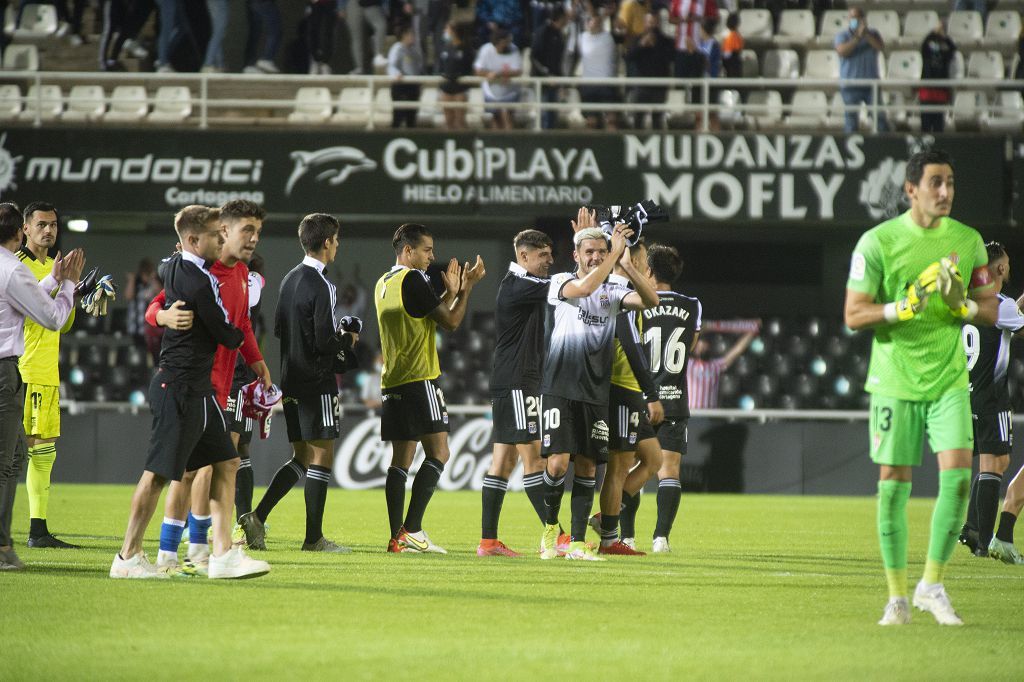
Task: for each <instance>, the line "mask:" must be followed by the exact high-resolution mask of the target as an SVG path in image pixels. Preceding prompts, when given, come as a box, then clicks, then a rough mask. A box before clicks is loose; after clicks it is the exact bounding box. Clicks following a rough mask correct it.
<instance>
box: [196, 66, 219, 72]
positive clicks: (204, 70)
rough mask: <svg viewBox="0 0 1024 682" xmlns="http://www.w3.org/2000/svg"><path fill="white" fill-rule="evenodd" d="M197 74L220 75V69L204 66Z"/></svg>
mask: <svg viewBox="0 0 1024 682" xmlns="http://www.w3.org/2000/svg"><path fill="white" fill-rule="evenodd" d="M199 73H222V72H221V69H220V67H217V66H204V67H203V68H201V69H199Z"/></svg>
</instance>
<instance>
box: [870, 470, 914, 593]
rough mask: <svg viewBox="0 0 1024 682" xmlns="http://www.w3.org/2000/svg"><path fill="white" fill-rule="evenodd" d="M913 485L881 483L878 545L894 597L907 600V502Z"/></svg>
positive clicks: (879, 488) (908, 483)
mask: <svg viewBox="0 0 1024 682" xmlns="http://www.w3.org/2000/svg"><path fill="white" fill-rule="evenodd" d="M910 487H911V484H910V482H909V481H906V482H904V481H879V482H878V544H879V546H880V547H881V549H882V563H883V565H884V566H885V574H886V579H887V581H888V583H889V596H890V597H906V596H907V500H908V499H910Z"/></svg>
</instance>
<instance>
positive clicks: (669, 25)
mask: <svg viewBox="0 0 1024 682" xmlns="http://www.w3.org/2000/svg"><path fill="white" fill-rule="evenodd" d="M238 2H239V5H241V4H243V3H244V7H245V12H244V18H245V25H244V26H236V25H232V24H231V23H230V20H231V19H234V20H236V21H240V20H241V17H242V14H241V13H240V12H235V13H234V14H232V12H231V11H230V9H231V7H232V3H231V2H230V0H205V8H204V7H202V6H201V4H200V3H198V2H196V3H190V2H186V0H72V1H71V2H69V1H68V0H19V1H18V2H17V3H15V2H3V1H0V7H3V6H6V5H9V6H10V8H11V10H12V11H13V13H14V22H13V24H12V25H13V26H14V27H17V26H19V25H20V24H21V22H22V21H23V15H24V11H25V8H26V7H31V6H33V5H39V4H43V5H48V4H52V5H53V6H54V7H55V8H56V16H57V17H58V20H59V28H58V30H57V35H58V36H66V37H67V39H68V40H69V41H70V43H71V44H73V45H80V44H81V43H82V42H83V41H84V40H86V39H87V38H86V33H87V32H86V31H85V30H84V28H83V23H84V22H83V16H84V15H85V12H86V10H87V9H88V8H89V7H90V6H92V8H93V10H94V11H95V12H97V13H98V14H97V16H100V17H102V32H101V34H100V38H99V40H98V45H97V47H98V53H99V67H100V69H102V70H107V71H120V70H124V69H126V66H125V60H126V59H127V58H129V57H131V58H140V57H146V56H147V53H148V52H152V53H153V54H151V55H149V59H150V60H151V61H147V62H145V63H146V64H151V65H152V68H153V69H154V70H156V71H158V72H173V71H175V70H177V69H179V68H180V67H179V64H177V63H176V62H175V55H180V54H181V53H182V51H184V52H186V53H188V52H191V53H192V54H193V57H194V59H193V60H192V61H191V62H189V61H188V60H184V62H186V63H191V64H195V68H196V69H198V70H201V71H203V72H208V73H219V72H224V71H225V70H226V68H227V67H226V62H225V58H224V51H225V50H224V46H225V39H226V36H228V35H245V49H244V65H243V66H242V69H241V70H242V72H243V73H259V74H276V73H279V72H281V71H287V72H300V71H301V72H308V73H309V74H313V75H327V74H330V73H331V66H330V63H332V61H333V62H335V63H337V62H338V60H337V59H335V58H334V51H335V48H336V45H335V43H336V42H337V43H338V45H337V47H339V48H341V49H346V50H348V51H349V52H350V53H351V61H350V62H347V63H350V64H351V65H352V69H351V73H353V74H368V73H386V74H387V75H389V76H391V77H392V78H393V85H392V87H391V99H392V101H393V102H411V101H416V100H418V99H419V98H420V96H421V88H420V87H419V86H418V85H415V84H413V83H409V82H404V81H406V80H407V79H408V78H409V77H414V76H422V75H439V76H441V77H442V78H443V82H442V84H441V86H440V96H439V98H438V99H439V100H440V103H441V105H442V107H443V105H444V103H446V102H465V101H466V100H467V92H468V91H469V89H470V88H469V86H468V85H466V84H465V83H463V82H462V80H463V79H464V78H465V77H467V76H478V77H480V78H482V79H484V82H483V84H482V86H481V90H482V93H483V101H484V104H485V106H486V110H487V112H488V114H489V116H488V117H487V120H488V121H490V123H491V124H492V125H493V126H494V127H495V128H499V129H506V128H511V127H514V125H515V123H516V121H515V118H514V116H513V112H512V110H511V109H510V107H508V106H505V105H509V104H513V103H516V102H519V101H520V100H521V99H522V98H523V96H524V92H523V88H522V86H521V83H519V82H517V81H516V78H517V77H519V76H522V75H534V76H555V77H558V76H574V77H578V78H579V79H580V85H579V86H578V87H577V88H574V89H573V90H575V91H578V97H579V102H580V106H581V111H582V114H583V116H584V117H585V119H586V125H587V126H589V127H592V128H607V129H617V128H619V127H622V126H628V125H631V126H633V127H636V128H642V127H645V126H648V125H649V126H651V127H654V128H660V127H662V126H663V125H664V123H665V120H664V118H665V117H664V112H663V111H655V112H653V113H652V112H651V111H650V109H647V110H644V108H643V107H638V108H637V110H636V111H634V112H633V113H631V115H630V117H631V120H627V119H626V118H624V117H622V116H620V115H619V112H616V111H613V110H609V108H608V107H606V106H604V105H607V104H617V103H632V104H641V105H646V104H655V105H664V104H665V103H666V102H667V101H668V94H669V90H670V88H668V87H661V86H658V87H654V86H633V87H626V88H621V87H618V86H615V85H610V84H607V83H603V82H600V81H601V80H602V79H609V78H617V77H619V76H623V75H624V76H627V77H644V78H673V77H675V78H687V79H702V78H708V79H714V80H717V79H725V78H731V77H743V76H750V75H771V74H766V73H764V72H765V71H766V70H767V69H762V70H761V71H760V72H758V70H757V69H756V68H755V73H754V74H751V72H750V69H749V67H747V66H746V64H745V60H747V59H749V56H748V54H747V52H749V50H747V49H746V48H747V47H748V45H747V41H746V40H745V38H744V26H743V23H742V21H741V10H745V9H749V8H762V9H765V10H767V11H768V12H769V13H770V17H771V20H770V21H771V23H772V24H773V25H772V26H770V27H768V31H769V34H771V32H772V31H774V32H776V34H777V35H781V36H784V35H785V32H786V28H785V26H784V25H783V24H784V21H783V20H784V17H785V14H786V12H787V11H788V10H794V9H796V10H809V11H810V12H811V13H813V17H814V22H815V26H814V27H813V30H814V31H815V34H816V35H820V36H821V37H819V38H818V42H819V44H818V45H817V47H819V48H832V49H834V51H835V53H837V54H838V61H839V79H840V81H841V87H840V89H839V92H840V95H841V100H842V104H844V105H845V106H846V107H847V109H846V110H845V126H844V127H845V129H846V130H847V131H851V130H855V129H857V127H858V126H859V125H860V123H861V121H860V120H859V117H860V116H861V115H862V114H860V112H859V111H858V109H859V107H860V106H861V105H862V104H866V105H867V106H868V110H870V108H871V106H872V105H873V104H874V96H875V93H876V91H875V90H874V89H873V88H871V87H869V86H866V85H863V84H849V85H845V84H842V82H843V81H847V80H850V79H878V78H879V77H880V76H882V75H884V74H882V73H880V69H879V65H880V62H883V63H884V60H880V59H879V56H880V55H883V54H885V53H887V52H889V51H890V50H891V48H890V46H889V45H887V44H886V40H887V38H885V37H884V36H883V35H882V32H881V31H880V29H879V28H876V27H875V26H873V25H871V23H870V21H869V20H870V19H871V17H870V16H869V15H870V13H868V14H866V13H865V11H864V9H863V5H862V4H860V3H853V2H850V3H847V2H844V1H843V0H756V1H755V0H477V1H476V3H475V5H473V7H472V9H462V8H460V7H459V6H458V5H455V4H454V3H453V2H452V0H408V1H405V0H402V1H398V0H389V1H388V2H387V3H385V2H384V0H306V1H305V12H304V14H303V16H302V18H301V24H300V26H299V27H298V28H297V30H296V31H295V33H296V35H297V36H298V43H297V44H301V46H302V49H301V50H300V51H299V52H300V53H301V55H300V56H298V57H296V54H293V53H294V52H295V50H289V49H288V48H287V47H286V46H285V44H284V36H285V34H286V30H285V26H284V25H283V21H282V12H281V8H280V7H279V5H278V0H238ZM999 4H1000V3H998V2H992V1H991V0H989V1H988V2H986V1H985V0H950V2H947V3H944V5H945V7H944V8H945V9H947V10H948V11H975V12H978V13H980V16H981V17H982V21H984V18H985V16H986V15H987V13H988V11H989V10H990V9H992V8H993V7H998V6H999ZM847 5H849V14H848V22H847V23H845V24H844V25H843V26H842V27H841V28H840V29H839V30H838V32H837V33H836V34H835V35H834V36H832V37H827V36H828V35H829V34H827V33H826V32H825V31H824V27H823V17H824V16H825V15H826V14H834V12H833V11H834V10H838V11H840V12H843V11H844V10H845V8H846V7H847ZM872 7H877V6H876V5H872ZM1014 7H1015V8H1016V5H1014ZM197 8H199V9H197ZM204 10H205V11H204ZM8 14H10V13H8ZM935 17H936V19H935V22H934V27H933V29H932V31H931V32H930V33H928V35H926V36H925V37H924V38H923V40H921V41H920V43H919V45H917V48H918V49H919V51H920V55H921V69H920V76H921V77H923V78H927V79H948V78H951V77H954V76H955V74H953V71H952V68H953V64H954V60H955V57H956V56H957V54H958V46H957V44H956V42H955V41H954V40H953V38H951V37H950V35H948V33H947V31H946V29H945V20H944V18H942V17H943V15H942V14H940V13H936V14H935ZM461 19H464V20H461ZM197 21H198V22H199V23H202V24H203V26H202V27H201V30H200V29H197V26H196V24H197ZM808 21H809V20H808ZM897 21H898V19H897ZM343 27H344V28H343ZM756 30H757V31H758V32H760V31H761V27H757V28H756ZM898 30H899V26H898V24H897V31H898ZM288 34H289V35H290V32H289V33H288ZM758 35H760V33H758ZM200 38H201V39H200ZM367 39H369V40H367ZM822 40H825V41H827V42H825V43H822V42H821V41H822ZM342 42H343V43H344V45H342V44H341V43H342ZM752 42H753V40H752ZM1019 42H1020V48H1019V49H1020V50H1024V38H1022V39H1021V40H1020V41H1019ZM389 44H390V48H388V47H386V46H387V45H389ZM147 46H149V49H148V50H147ZM775 46H776V47H777V46H778V45H775ZM762 47H763V46H762ZM804 47H806V46H800V49H801V50H803V48H804ZM901 47H907V46H906V45H901ZM975 47H980V48H984V47H986V46H985V45H983V44H982V45H978V46H975ZM286 53H287V54H286ZM832 56H833V57H835V56H836V55H835V54H834V55H832ZM962 57H963V55H961V59H962ZM756 58H757V57H756V55H755V57H754V59H755V62H754V63H755V65H756V63H757V62H756ZM795 58H796V59H797V65H796V69H797V72H798V71H799V58H800V57H799V56H796V57H795ZM765 59H767V57H765ZM179 61H182V60H180V59H179ZM1018 62H1019V59H1018ZM1020 68H1021V67H1020V66H1019V65H1018V66H1017V67H1016V70H1017V71H1019V70H1020ZM1011 75H1015V74H1011ZM588 81H594V82H593V83H588ZM726 88H728V86H727V85H725V84H723V85H716V86H712V87H711V88H710V89H705V88H703V87H691V88H689V92H688V95H687V97H686V101H687V102H689V103H700V102H702V100H703V97H704V94H705V93H706V92H707V93H710V96H711V100H712V102H713V103H718V102H719V101H720V99H721V95H722V93H723V91H724V90H725V89H726ZM738 92H740V94H741V97H742V98H743V99H744V100H746V97H747V94H748V91H747V90H745V89H739V91H738ZM574 94H575V93H574ZM568 95H569V93H568V89H567V88H563V87H556V86H545V87H544V88H543V90H542V93H541V98H542V100H543V101H544V102H547V103H556V102H564V101H566V98H567V96H568ZM952 97H953V95H952V93H951V91H950V89H949V88H943V87H922V88H920V90H919V92H918V93H917V101H918V102H919V103H920V104H922V105H926V109H925V110H924V111H923V113H922V114H921V127H922V129H923V130H924V131H926V132H941V131H942V129H943V126H944V122H945V116H944V114H943V113H939V110H938V109H928V108H927V106H936V105H948V104H950V102H951V101H952ZM444 117H445V123H446V125H447V127H449V128H451V129H459V128H464V127H466V109H465V108H455V107H450V106H449V107H444ZM541 119H542V120H541V123H542V127H544V128H553V127H556V126H557V125H558V124H559V123H558V122H559V115H558V112H556V111H554V110H549V111H545V112H544V113H543V114H542V117H541ZM416 121H417V116H416V109H415V108H402V107H401V106H400V107H398V108H396V109H395V110H394V116H393V120H392V124H393V126H394V127H401V126H409V127H412V126H415V125H416ZM693 123H694V125H696V126H697V127H700V126H702V124H703V121H702V120H701V117H700V114H697V115H696V120H695V121H693ZM707 123H708V126H709V127H710V128H711V129H712V130H714V129H717V127H718V126H719V121H718V117H717V115H715V114H712V115H711V118H710V119H709V121H708V122H707ZM877 127H878V129H879V130H880V131H885V130H887V129H888V128H889V122H888V121H887V119H886V117H885V116H884V115H881V114H880V115H879V117H878V121H877Z"/></svg>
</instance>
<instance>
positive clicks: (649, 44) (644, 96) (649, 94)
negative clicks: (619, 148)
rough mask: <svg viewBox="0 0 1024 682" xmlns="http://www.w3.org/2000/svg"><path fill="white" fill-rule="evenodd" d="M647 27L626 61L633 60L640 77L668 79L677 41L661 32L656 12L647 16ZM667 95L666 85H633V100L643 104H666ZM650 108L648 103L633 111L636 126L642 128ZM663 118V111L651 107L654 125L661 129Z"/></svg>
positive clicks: (645, 24)
mask: <svg viewBox="0 0 1024 682" xmlns="http://www.w3.org/2000/svg"><path fill="white" fill-rule="evenodd" d="M644 26H645V28H644V32H643V33H642V34H641V35H640V38H639V39H638V40H637V41H636V43H635V44H634V45H633V47H632V48H631V49H630V50H629V51H628V52H627V53H626V61H627V62H630V61H632V63H633V65H634V67H635V75H636V76H637V77H639V78H668V77H670V76H671V75H672V73H671V71H672V60H673V58H674V57H675V51H676V49H675V44H674V43H673V42H672V39H671V38H669V37H668V36H667V35H665V34H664V33H662V32H661V20H660V18H659V17H658V15H657V14H656V13H654V12H648V13H647V14H646V15H645V16H644ZM667 95H668V88H666V87H664V86H652V85H644V86H640V87H637V88H634V96H633V101H635V102H636V103H637V104H640V105H649V104H664V103H665V100H666V97H667ZM647 109H648V107H646V106H645V107H643V108H641V109H640V110H639V111H636V112H635V113H634V114H633V127H634V128H637V129H638V130H642V129H643V127H644V119H645V118H646V112H647ZM664 121H665V112H664V111H658V110H651V128H653V129H655V130H659V129H661V128H662V127H663V124H664Z"/></svg>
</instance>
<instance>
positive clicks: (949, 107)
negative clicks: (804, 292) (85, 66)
mask: <svg viewBox="0 0 1024 682" xmlns="http://www.w3.org/2000/svg"><path fill="white" fill-rule="evenodd" d="M10 82H19V83H23V84H25V85H27V86H42V85H78V84H89V85H102V86H107V87H113V86H117V85H126V84H144V85H147V86H151V87H152V86H156V87H158V86H164V85H187V86H188V87H189V90H190V92H191V93H192V99H191V104H192V106H193V107H195V108H197V109H198V115H197V116H195V117H190V118H188V119H186V120H185V121H183V122H182V123H181V124H180V125H194V126H198V127H199V128H204V129H205V128H208V127H209V126H210V123H211V116H212V115H213V114H215V113H216V112H218V111H226V110H243V111H245V110H253V111H255V110H266V109H268V108H269V109H272V110H275V111H276V110H282V111H287V110H291V109H293V108H294V106H295V104H296V100H295V99H294V97H290V98H269V99H254V98H253V97H238V96H229V95H231V94H233V93H228V94H227V95H225V96H220V95H219V94H218V93H216V92H213V91H214V90H217V89H219V88H224V87H226V86H242V87H243V89H244V88H249V89H252V88H256V87H257V86H259V87H264V88H267V89H281V88H282V86H283V87H285V88H289V87H294V88H299V87H308V86H324V87H329V88H334V89H336V90H337V89H343V88H346V87H367V88H369V89H370V100H369V103H368V105H369V108H368V110H367V119H368V120H367V123H366V126H365V127H366V129H368V130H373V129H374V128H375V127H376V123H375V121H374V118H375V117H374V114H375V113H378V112H377V101H376V96H375V93H376V92H377V91H378V90H381V89H383V88H387V87H390V86H391V85H392V84H393V83H394V82H395V81H394V79H392V78H391V77H389V76H376V75H374V76H352V75H347V76H340V75H339V76H310V75H284V74H280V75H272V76H268V75H263V74H261V75H257V74H210V73H195V74H182V73H167V74H162V73H147V74H137V73H103V72H59V71H0V83H10ZM441 82H442V81H441V78H440V77H438V76H406V77H403V78H402V83H408V84H418V85H424V86H437V85H438V84H440V83H441ZM460 82H461V83H464V84H466V85H469V86H471V87H478V86H480V85H481V83H483V79H481V78H478V77H475V76H473V77H466V78H463V79H461V80H460ZM510 82H511V83H514V84H517V85H519V86H520V87H521V88H524V89H529V90H530V91H532V97H533V99H532V101H525V102H522V101H521V102H509V103H500V104H499V103H493V104H492V103H486V104H483V105H481V103H479V102H469V101H466V102H444V103H440V102H439V103H438V104H437V106H438V107H446V108H452V109H473V108H480V107H485V108H492V109H499V108H500V109H509V110H512V111H521V112H525V113H526V114H527V116H528V118H530V119H532V127H533V129H535V130H540V129H541V117H540V114H541V112H544V111H557V112H569V111H575V110H580V109H588V108H590V109H593V108H600V109H601V110H602V111H607V112H623V113H637V112H661V113H666V114H673V113H681V114H687V113H692V114H698V113H699V114H701V118H702V121H701V129H702V130H703V131H704V132H708V131H709V130H710V128H709V126H710V114H712V113H722V112H736V113H739V114H743V115H751V114H756V113H758V112H763V111H764V105H763V104H750V103H749V102H746V103H744V102H741V103H738V104H729V105H724V104H722V103H720V102H711V101H710V100H711V97H710V95H711V93H712V91H718V90H723V89H725V90H740V91H742V92H754V91H765V90H783V91H791V90H808V89H813V90H823V91H826V92H835V91H838V90H839V89H840V81H837V80H832V79H809V78H799V79H786V78H689V79H686V78H626V77H617V78H607V79H605V78H587V79H583V78H580V77H575V76H573V77H557V78H552V77H548V78H533V77H520V78H514V79H512V80H511V81H510ZM590 86H614V87H621V88H626V89H631V88H641V87H664V88H669V89H684V88H685V89H689V88H699V89H700V91H701V98H700V99H701V102H698V103H690V102H687V103H685V104H682V105H678V104H668V103H665V104H643V105H639V104H635V103H628V102H623V103H614V104H613V103H601V104H594V105H588V104H587V103H583V102H544V101H543V97H542V91H543V89H544V88H545V87H557V88H580V87H590ZM842 86H843V87H867V88H870V89H871V92H872V100H873V104H872V105H871V107H870V110H871V113H872V117H871V119H872V126H873V130H874V131H875V132H877V126H878V113H879V112H882V113H900V112H906V111H908V110H909V111H912V112H914V113H922V112H924V113H929V112H941V113H944V114H948V113H951V112H952V111H953V104H952V101H951V102H950V104H946V105H922V104H918V103H913V102H911V103H908V104H907V105H899V104H896V105H893V104H883V103H882V102H881V95H882V94H883V93H885V92H890V91H902V92H904V93H905V92H907V91H913V90H916V89H918V88H921V87H929V88H947V89H949V90H951V91H952V92H955V91H956V90H958V89H963V90H972V91H973V90H982V91H986V92H995V91H998V90H1018V89H1020V85H1019V84H1017V83H1016V82H1015V81H1012V80H1005V79H988V80H981V79H970V80H963V79H951V80H922V79H915V80H895V79H881V80H873V79H860V80H845V81H842ZM228 89H229V90H230V89H231V88H230V87H228ZM27 100H28V96H27V95H25V96H23V97H22V101H23V102H24V101H27ZM156 101H157V100H156V98H155V97H152V96H150V97H147V99H146V102H147V104H153V103H155V102H156ZM42 104H43V98H42V89H41V87H37V88H36V105H37V106H36V111H35V113H36V115H35V118H34V120H33V122H32V123H33V125H35V126H42V125H43V124H44V123H47V124H50V123H51V122H50V121H44V120H43V118H42V114H41V112H42ZM332 106H333V102H332ZM422 106H423V105H422V103H421V102H419V101H410V102H393V103H392V107H393V108H397V109H417V110H418V109H420V108H421V107H422ZM859 110H860V105H859V104H858V105H852V106H848V105H845V104H844V105H843V106H842V107H840V108H838V109H832V110H831V113H834V114H835V113H839V112H841V113H844V114H845V113H847V112H853V111H859ZM988 110H989V111H992V112H998V113H1013V112H1014V111H1019V110H1017V109H1015V108H1012V107H1002V106H997V105H990V106H989V107H988ZM781 111H782V114H783V115H786V114H792V113H794V111H795V107H794V105H793V104H783V105H782V106H781ZM275 120H276V119H275ZM239 122H240V123H241V122H244V121H239ZM53 123H58V124H59V123H60V121H59V120H56V121H53ZM281 123H285V121H284V120H283V119H282V120H281Z"/></svg>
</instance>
